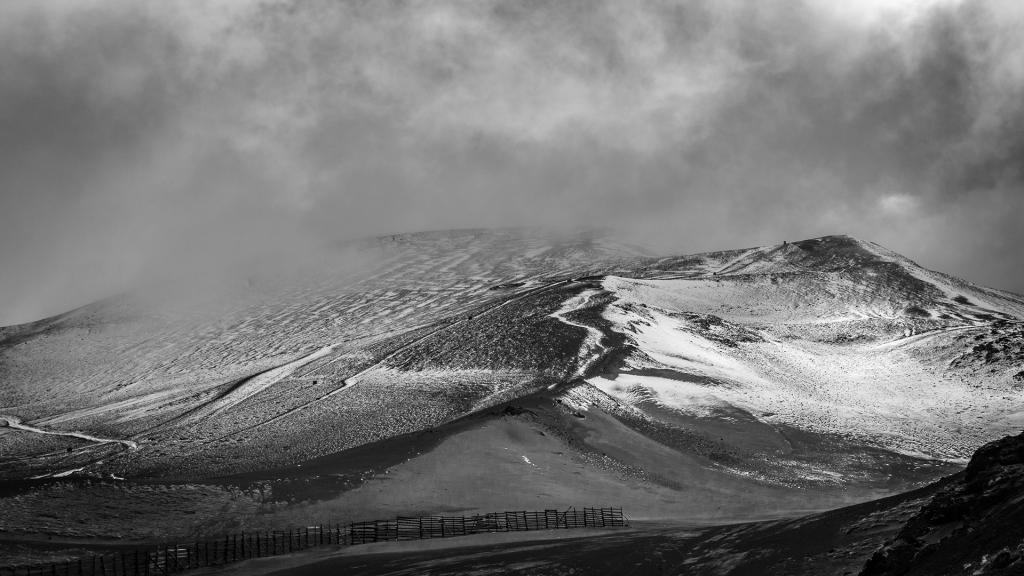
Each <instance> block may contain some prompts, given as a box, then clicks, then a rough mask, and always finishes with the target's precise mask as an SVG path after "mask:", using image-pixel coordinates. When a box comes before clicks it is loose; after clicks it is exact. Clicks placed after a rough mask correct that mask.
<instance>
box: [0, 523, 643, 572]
mask: <svg viewBox="0 0 1024 576" xmlns="http://www.w3.org/2000/svg"><path fill="white" fill-rule="evenodd" d="M627 525H628V523H627V519H626V517H625V515H623V513H622V508H583V509H581V510H577V509H576V508H569V509H568V510H562V511H559V510H544V511H541V512H527V511H518V512H494V513H490V514H478V515H475V516H418V517H406V516H399V517H398V518H395V519H394V520H374V521H371V522H352V523H350V524H318V525H315V526H306V527H303V528H290V529H288V530H273V531H264V532H243V533H240V534H232V535H229V536H224V537H223V538H218V539H215V540H205V541H197V542H193V543H191V544H167V545H163V546H156V547H148V548H139V549H136V550H132V551H126V552H121V553H119V554H104V555H98V556H88V557H83V558H78V559H76V560H72V561H67V562H63V563H58V564H42V565H40V564H36V565H33V566H9V567H0V576H23V575H24V576H157V575H161V574H171V573H173V572H181V571H183V570H188V569H190V568H202V567H208V566H223V565H225V564H230V563H232V562H239V561H242V560H248V559H251V558H263V557H266V556H276V555H279V554H288V553H291V552H295V551H298V550H305V549H307V548H312V547H315V546H325V545H339V546H341V545H348V546H351V545H356V544H369V543H372V542H386V541H393V540H422V539H427V538H448V537H452V536H467V535H470V534H481V533H486V532H520V531H529V530H560V529H572V528H606V527H618V526H627Z"/></svg>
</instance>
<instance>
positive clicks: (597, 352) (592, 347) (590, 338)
mask: <svg viewBox="0 0 1024 576" xmlns="http://www.w3.org/2000/svg"><path fill="white" fill-rule="evenodd" d="M597 294H598V291H597V290H594V289H589V290H585V291H583V292H581V293H580V294H577V295H576V296H573V297H572V298H570V299H568V300H566V301H565V302H564V303H562V307H561V308H559V309H558V310H557V311H555V312H554V313H552V314H549V316H550V317H551V318H556V319H558V320H560V321H561V322H562V323H564V324H568V325H569V326H575V327H577V328H583V329H584V330H586V331H587V338H586V339H585V340H584V341H583V344H582V345H581V346H580V350H579V352H578V357H579V358H580V359H581V360H582V359H585V358H586V360H584V361H582V362H580V366H579V368H578V369H577V370H576V374H575V375H574V378H580V377H582V376H583V375H584V374H585V373H586V372H587V369H588V368H590V365H591V364H593V363H594V362H595V361H596V360H597V359H598V358H600V357H601V354H602V352H604V350H605V347H604V346H603V345H602V344H601V338H602V337H603V336H604V334H603V333H602V332H601V331H600V330H598V329H597V328H594V327H593V326H588V325H586V324H580V323H579V322H574V321H572V320H570V319H568V318H566V316H565V315H566V314H569V313H570V312H575V311H576V310H580V309H582V308H586V307H587V305H588V304H590V301H591V300H592V299H593V297H594V296H595V295H597ZM588 352H589V354H590V357H589V358H587V354H588Z"/></svg>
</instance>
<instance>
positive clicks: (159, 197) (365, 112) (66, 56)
mask: <svg viewBox="0 0 1024 576" xmlns="http://www.w3.org/2000/svg"><path fill="white" fill-rule="evenodd" d="M843 4H846V3H843ZM1022 26H1024V9H1022V8H1020V7H1018V5H1017V3H1015V2H1010V1H1004V2H984V3H983V2H956V1H951V0H947V1H943V0H933V1H918V2H913V1H910V0H906V1H899V0H876V1H874V2H865V3H861V2H858V3H855V5H849V6H841V5H840V3H834V2H826V1H824V0H822V1H820V2H805V3H799V2H789V1H786V2H783V1H768V2H739V1H715V2H712V1H710V0H708V1H679V2H668V1H665V2H636V3H628V2H567V1H559V2H554V1H552V2H497V1H495V2H480V1H472V2H469V1H467V2H460V1H454V0H453V1H441V2H436V1H435V2H415V1H403V2H397V1H396V2H348V3H338V2H316V1H313V2H286V1H271V0H268V1H264V2H246V3H242V2H228V1H224V2H185V1H181V2H160V3H156V2H153V3H145V2H129V1H127V0H124V1H117V0H112V1H108V2H98V1H97V2H71V1H57V0H52V1H44V2H27V1H25V2H22V1H14V2H8V3H4V5H3V6H2V7H0V128H2V131H0V264H2V267H3V272H2V274H0V294H2V301H0V321H4V320H6V321H15V320H27V319H30V318H33V317H36V316H39V315H41V314H44V313H50V312H55V311H58V310H59V309H61V308H64V307H66V306H68V305H71V304H73V303H77V302H75V301H74V300H75V299H79V300H81V299H85V298H91V297H93V296H96V295H99V294H102V293H104V292H105V291H109V290H111V289H115V288H117V287H120V286H122V285H124V284H125V283H127V282H129V281H131V280H135V279H138V278H140V277H142V278H145V277H151V276H152V275H153V274H155V273H158V272H164V273H166V272H167V271H168V270H181V271H182V273H186V271H187V273H189V274H197V272H196V271H197V270H201V271H203V272H204V273H206V272H211V271H218V272H223V271H224V270H223V269H224V268H227V269H228V270H227V272H228V273H232V272H234V271H235V269H236V268H237V269H238V270H243V269H247V268H249V267H251V266H253V265H257V266H274V265H275V263H278V262H291V263H294V262H302V261H306V260H308V261H309V262H315V261H317V259H316V258H315V257H314V256H313V255H314V254H316V253H318V252H319V251H321V249H322V247H323V246H325V245H329V244H330V243H331V242H332V241H334V240H337V239H341V238H347V237H353V236H359V235H366V234H375V233H390V232H396V231H406V230H418V229H426V228H448V227H467V226H489V225H519V224H525V225H537V224H540V225H548V226H552V227H578V226H587V225H593V226H616V227H618V228H620V229H621V230H622V231H623V233H624V234H626V235H630V236H634V237H639V238H641V239H643V240H646V241H649V242H652V243H654V244H656V245H660V246H662V247H664V248H665V249H668V250H672V251H674V252H689V251H696V250H702V249H717V248H728V247H739V246H746V245H752V244H757V243H766V242H775V241H779V240H781V239H784V238H788V239H794V238H800V237H808V236H813V235H818V234H826V233H839V232H846V233H853V234H855V235H859V236H862V237H864V238H868V239H873V240H876V241H879V242H881V243H883V244H886V245H888V246H890V247H891V248H894V249H896V250H898V251H902V252H904V253H907V254H908V255H909V256H911V257H914V258H916V259H918V260H919V261H920V262H921V263H922V264H924V265H927V266H930V267H934V268H938V269H942V270H945V271H949V272H952V273H956V274H960V275H963V276H965V277H967V278H969V279H972V280H977V281H981V282H985V283H989V284H994V285H997V286H1002V287H1007V288H1011V289H1016V290H1018V291H1020V290H1024V272H1022V271H1021V270H1022V269H1024V267H1022V266H1020V264H1021V258H1020V256H1019V255H1018V250H1017V246H1019V245H1020V243H1021V241H1024V238H1022V235H1024V232H1021V231H1020V230H1019V229H1020V226H1019V225H1018V220H1019V217H1020V215H1021V214H1022V207H1024V206H1022V204H1024V202H1022V195H1021V187H1022V185H1024V183H1022V178H1024V174H1022V172H1024V170H1022V158H1024V98H1022V96H1024V95H1022V89H1024V40H1021V39H1020V35H1019V34H1018V33H1017V31H1018V30H1020V29H1022Z"/></svg>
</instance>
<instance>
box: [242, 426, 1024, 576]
mask: <svg viewBox="0 0 1024 576" xmlns="http://www.w3.org/2000/svg"><path fill="white" fill-rule="evenodd" d="M1022 521H1024V434H1021V435H1018V436H1013V437H1006V438H1003V439H1001V440H999V441H996V442H993V443H991V444H988V445H986V446H984V447H983V448H981V449H980V450H978V452H977V453H975V454H974V456H973V457H972V458H971V461H970V463H969V464H968V466H967V469H966V470H965V471H964V472H960V473H958V474H955V475H953V476H950V477H948V478H945V479H943V480H942V481H940V482H937V483H935V484H932V485H929V486H926V487H924V488H921V489H918V490H915V491H913V492H909V493H906V494H900V495H897V496H892V497H889V498H885V499H881V500H877V501H873V502H867V503H864V504H858V505H856V506H850V507H847V508H842V509H839V510H833V511H829V512H824V513H821V514H815V515H811V516H807V517H803V518H798V519H793V520H779V521H770V522H761V523H755V524H738V525H730V526H721V527H715V528H692V527H691V528H686V529H680V528H678V527H666V526H659V525H652V524H643V523H641V524H639V525H636V524H634V526H633V527H632V529H630V530H624V531H620V530H616V531H613V532H612V533H607V532H606V533H601V532H597V531H595V532H594V533H593V534H588V535H586V536H573V535H571V534H567V533H563V534H557V533H556V534H554V535H547V536H549V537H548V538H547V539H537V537H534V539H533V540H531V541H526V542H522V541H505V542H493V543H492V542H481V541H480V540H486V538H480V539H475V540H474V539H472V538H464V539H456V540H452V541H447V542H444V543H443V548H440V549H430V548H425V547H423V546H420V545H418V544H413V545H408V544H401V543H388V544H378V545H372V546H365V547H362V548H358V547H357V548H353V549H342V550H337V551H334V552H330V553H327V554H323V553H320V554H307V555H299V556H297V557H294V558H289V559H277V558H275V559H270V560H266V561H256V562H249V563H246V564H244V565H241V566H238V567H236V568H233V569H228V570H227V573H237V574H279V575H298V574H305V575H320V574H323V575H327V574H352V575H361V574H366V575H371V574H373V575H399V574H427V573H429V574H435V575H442V574H488V573H502V574H530V575H535V576H542V575H549V574H550V575H556V574H557V575H562V574H665V575H670V574H671V575H676V574H678V575H681V576H682V575H685V576H702V575H715V576H818V575H822V574H836V575H843V574H847V575H851V576H852V575H855V574H859V575H860V576H897V575H902V576H947V575H948V576H956V575H961V574H975V575H979V576H981V575H1002V576H1009V575H1012V574H1022V573H1024V522H1022ZM458 540H461V542H459V541H458Z"/></svg>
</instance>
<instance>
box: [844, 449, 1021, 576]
mask: <svg viewBox="0 0 1024 576" xmlns="http://www.w3.org/2000/svg"><path fill="white" fill-rule="evenodd" d="M943 574H950V575H952V574H972V575H973V574H977V575H989V574H998V575H1009V574H1024V433H1022V434H1019V435H1017V436H1008V437H1006V438H1003V439H1001V440H997V441H995V442H992V443H990V444H987V445H985V446H983V447H981V448H980V449H978V451H977V452H975V454H974V456H973V457H972V458H971V461H970V463H969V464H968V466H967V469H966V470H964V472H963V473H962V474H961V475H960V478H959V479H958V480H957V481H956V482H954V483H953V484H951V485H950V486H948V487H947V488H946V489H944V490H943V491H941V492H939V493H938V494H936V495H935V496H934V497H932V499H931V501H930V502H929V503H928V504H927V505H925V506H924V507H923V508H922V509H921V511H920V512H918V513H917V514H916V515H914V516H913V517H912V518H910V519H909V520H908V521H907V522H906V524H904V526H903V528H902V529H901V530H900V532H899V533H898V534H897V536H896V537H895V538H894V539H893V540H891V541H889V542H887V543H886V544H885V546H883V547H882V548H881V549H879V550H878V551H876V552H875V554H874V555H873V556H872V557H871V559H870V560H868V562H867V563H866V564H865V566H864V569H863V570H862V571H861V576H904V575H906V576H915V575H922V576H924V575H928V576H938V575H943Z"/></svg>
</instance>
